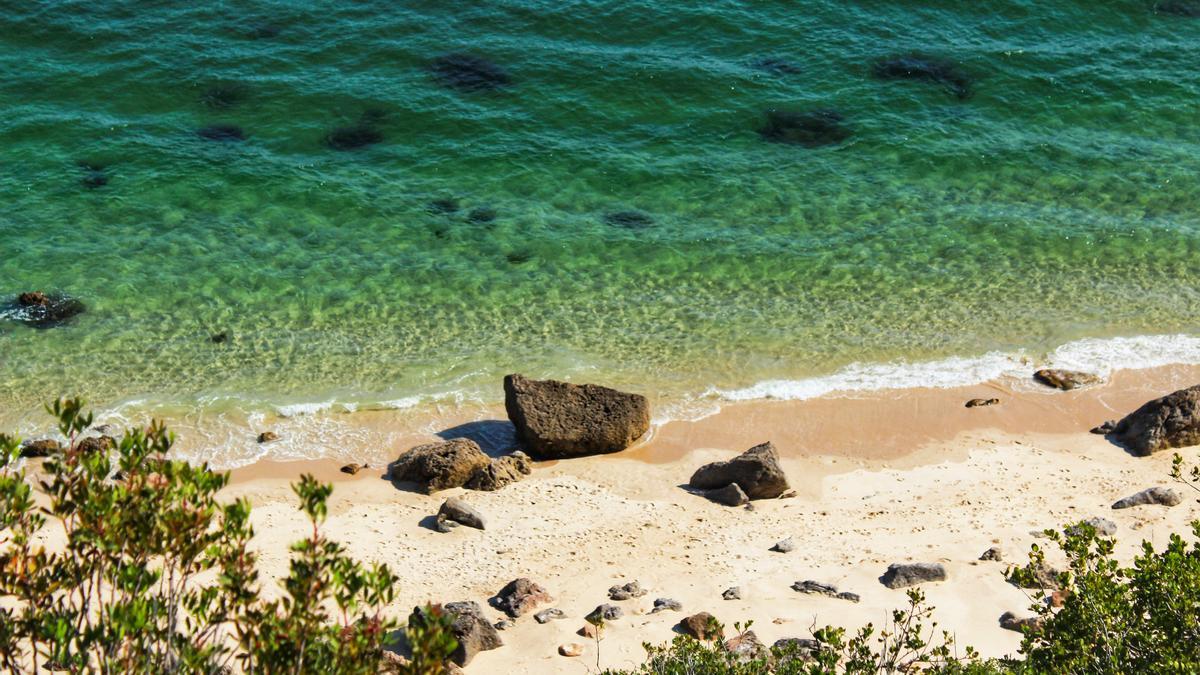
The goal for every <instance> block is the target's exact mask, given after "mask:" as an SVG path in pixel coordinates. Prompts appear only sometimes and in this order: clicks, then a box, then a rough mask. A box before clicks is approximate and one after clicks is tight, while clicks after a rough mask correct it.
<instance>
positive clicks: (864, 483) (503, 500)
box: [228, 368, 1200, 673]
mask: <svg viewBox="0 0 1200 675" xmlns="http://www.w3.org/2000/svg"><path fill="white" fill-rule="evenodd" d="M1195 382H1200V369H1196V368H1164V369H1158V370H1155V371H1137V372H1122V373H1118V374H1117V375H1116V376H1114V378H1113V381H1112V382H1111V383H1110V384H1109V385H1107V386H1104V387H1098V388H1095V389H1090V390H1084V391H1076V392H1070V393H1060V392H1051V391H1043V390H1040V389H1033V388H1032V387H1030V388H1028V391H1025V390H1024V388H1023V387H1022V391H1020V392H1012V391H1008V390H1005V389H1003V388H1001V387H997V386H985V387H972V388H967V389H960V390H917V391H903V392H879V393H877V394H871V395H860V396H856V397H855V398H852V399H850V398H836V397H830V398H824V399H817V400H812V401H803V402H761V403H747V404H739V405H737V406H731V407H729V408H727V409H726V410H725V411H723V412H722V413H721V414H718V415H716V416H713V417H710V418H707V419H705V420H702V421H700V422H692V423H684V422H678V423H671V424H667V425H665V426H664V427H662V428H660V429H658V430H657V432H656V433H655V435H654V437H653V438H652V439H650V440H649V441H647V442H646V443H644V444H643V445H642V446H640V447H638V448H636V449H632V450H629V451H626V452H625V453H621V454H619V455H610V456H604V457H592V458H587V459H580V460H572V461H564V462H556V463H546V464H540V465H538V466H537V468H535V470H534V474H533V475H532V476H530V477H529V478H527V479H526V480H525V481H523V482H521V483H517V484H515V485H511V486H509V487H506V488H505V489H503V490H501V491H499V492H495V493H485V492H470V491H463V490H448V491H445V492H441V493H438V494H436V495H432V496H429V495H422V494H416V493H412V492H407V491H401V490H397V489H396V488H395V487H393V486H392V484H391V483H389V482H388V481H385V480H382V479H381V474H382V470H376V469H371V470H367V471H364V472H363V473H362V474H360V475H359V476H358V477H355V478H353V479H348V478H347V477H345V476H342V475H341V474H338V473H337V472H336V466H334V465H332V464H331V463H322V462H317V463H295V464H270V465H267V464H259V465H256V466H254V467H250V468H248V469H243V470H239V471H237V472H235V484H234V485H233V486H232V487H230V488H229V490H228V491H229V494H230V496H231V497H232V496H235V495H236V496H242V495H244V496H248V497H249V498H250V499H251V500H252V501H253V502H254V505H255V508H254V522H255V526H256V528H257V531H258V533H259V534H258V538H257V542H258V545H259V546H260V547H261V549H262V550H263V552H264V553H263V567H264V570H265V571H266V572H267V575H268V577H272V576H279V575H281V574H283V573H284V572H285V571H286V563H287V558H286V555H285V552H286V544H287V543H288V542H290V541H292V540H295V539H297V538H299V537H300V536H302V535H303V533H304V525H303V523H302V521H301V517H300V514H299V512H298V511H297V510H296V506H295V500H294V498H293V495H292V493H291V490H290V489H289V488H288V482H289V481H290V480H293V479H294V477H295V476H297V475H299V474H300V473H301V472H302V471H310V472H316V473H318V474H320V475H321V476H322V477H324V478H326V479H334V480H336V481H337V488H336V489H335V491H334V495H333V499H332V504H331V508H330V517H329V521H328V524H327V528H328V532H329V533H330V534H331V535H333V536H334V537H335V538H337V539H339V540H341V541H343V542H346V543H347V544H348V546H349V548H350V550H351V552H352V553H353V554H354V555H355V556H357V557H359V558H361V559H365V560H379V561H383V562H386V563H388V564H389V565H391V566H392V568H393V569H394V570H395V571H396V572H397V573H398V574H399V575H400V577H401V583H400V589H399V598H398V600H397V602H396V603H395V606H394V607H393V610H394V612H395V613H396V615H398V616H405V615H407V613H408V612H409V611H410V610H411V609H412V607H413V606H415V605H417V604H420V603H423V602H426V601H435V602H436V601H453V600H467V599H471V600H476V601H479V602H480V603H481V604H485V603H486V600H487V598H488V597H490V596H491V595H492V594H494V593H495V592H496V591H497V590H499V589H500V588H501V587H502V586H503V585H504V584H505V583H507V582H508V581H510V580H512V579H514V578H516V577H529V578H532V579H533V580H535V581H537V582H539V583H541V584H542V585H544V586H545V587H546V588H547V589H549V590H550V592H551V593H552V594H553V595H554V596H555V597H556V598H557V599H558V603H557V606H558V607H561V608H562V609H563V610H564V611H565V612H566V613H567V614H568V616H569V617H570V618H568V619H565V620H561V621H556V622H551V623H548V624H545V625H539V624H537V623H536V622H535V621H534V620H533V618H532V616H525V617H522V618H521V619H519V620H517V621H516V625H515V626H514V627H513V628H511V629H509V630H507V631H505V632H503V633H502V637H503V639H504V641H505V643H506V645H505V646H504V647H503V648H501V649H498V650H495V651H491V652H486V653H483V654H481V655H480V656H479V657H477V658H476V659H475V660H474V661H473V662H472V663H471V664H470V666H469V667H468V669H467V670H468V672H472V673H508V672H534V673H559V672H561V673H582V672H586V670H587V668H588V667H589V666H590V667H593V668H594V664H595V656H596V655H595V647H594V645H592V644H590V642H589V641H588V640H586V639H583V638H580V637H578V636H577V635H575V634H574V631H575V630H577V629H578V628H579V627H580V626H582V625H583V621H582V617H583V615H584V614H586V613H587V612H588V611H590V610H591V609H592V608H594V607H595V606H596V605H598V604H600V603H602V602H607V596H606V590H607V588H608V587H609V586H611V585H613V584H616V583H623V582H624V581H626V580H633V579H637V580H639V581H640V582H641V583H642V585H643V587H645V588H647V589H649V592H648V593H647V595H646V596H645V597H642V598H639V599H636V600H629V601H625V602H622V603H618V604H620V605H621V606H622V607H623V608H624V609H625V611H626V617H625V618H623V619H621V620H618V621H616V622H614V623H613V624H612V625H611V627H610V629H609V630H608V631H607V632H606V634H605V639H604V640H603V642H602V643H601V655H602V661H601V664H602V666H605V667H612V666H620V665H631V664H633V663H635V662H638V661H640V660H641V657H642V655H643V652H642V648H641V643H642V642H643V641H651V642H662V641H667V640H669V639H671V638H672V637H673V635H674V633H673V632H672V627H673V626H674V625H675V623H676V622H677V621H678V620H679V619H680V618H682V617H683V616H685V615H687V614H690V613H693V612H697V611H701V610H704V611H709V612H712V613H713V614H715V615H716V616H717V617H718V618H719V619H720V620H722V621H723V622H725V623H726V624H727V625H729V626H730V627H732V624H733V622H734V621H738V620H747V619H752V620H754V630H755V631H756V632H757V633H758V635H759V636H760V638H762V639H763V640H764V641H766V642H768V643H770V642H773V641H774V640H776V639H778V638H783V637H793V636H799V637H807V636H808V635H809V634H810V627H811V626H813V625H814V623H815V624H816V625H824V624H841V625H846V626H848V627H850V628H855V627H857V626H859V625H861V624H863V623H865V622H868V621H872V622H875V623H876V625H878V624H879V623H880V622H881V621H883V620H884V618H885V617H886V616H887V614H888V612H889V611H890V610H891V609H893V608H896V607H900V606H902V605H903V604H904V603H905V601H906V600H905V595H904V592H903V591H900V590H889V589H887V588H885V587H884V586H883V585H881V584H880V583H879V581H878V577H879V576H880V575H881V574H882V573H883V571H884V569H885V568H886V567H887V565H888V564H889V563H891V562H896V561H933V562H942V563H944V564H945V566H946V568H947V569H948V571H949V576H950V579H949V580H948V581H946V582H944V583H937V584H927V585H925V586H924V589H925V591H926V593H927V595H928V597H929V600H930V603H931V604H932V605H934V606H936V607H937V614H936V616H937V619H938V620H939V621H940V623H941V626H942V627H944V628H947V629H950V630H953V631H955V632H956V633H957V635H958V638H959V641H960V644H961V645H973V646H974V647H976V648H977V649H979V650H980V651H982V652H983V653H984V654H986V655H1002V654H1007V653H1012V652H1014V651H1015V650H1016V649H1017V646H1018V644H1019V641H1020V639H1019V636H1018V635H1017V634H1016V633H1012V632H1009V631H1005V630H1002V629H1001V628H1000V627H999V626H998V623H997V621H998V618H999V616H1000V615H1001V614H1002V613H1003V612H1005V611H1007V610H1014V611H1018V612H1022V611H1023V610H1025V609H1026V608H1027V606H1028V604H1029V601H1028V599H1027V598H1026V597H1025V595H1024V594H1023V593H1022V591H1020V590H1018V589H1016V588H1014V587H1012V586H1010V585H1009V584H1007V583H1006V582H1005V581H1004V579H1003V577H1002V572H1003V570H1004V568H1005V564H1003V563H992V562H978V561H977V558H978V557H979V555H980V554H981V553H982V552H983V551H984V550H986V549H987V548H989V547H990V546H993V545H998V546H1000V547H1001V548H1002V549H1003V550H1004V552H1005V556H1006V560H1010V561H1015V560H1023V559H1024V557H1025V554H1026V552H1027V551H1028V550H1029V546H1030V544H1031V543H1033V542H1034V541H1035V539H1034V537H1033V535H1032V534H1031V530H1040V529H1042V528H1045V527H1053V526H1057V525H1061V524H1064V523H1067V522H1071V521H1075V520H1079V519H1082V518H1086V517H1089V516H1094V515H1101V516H1104V517H1107V518H1110V519H1111V520H1113V521H1115V522H1116V523H1117V524H1118V525H1119V528H1120V529H1119V532H1118V537H1119V539H1120V542H1121V543H1120V548H1119V550H1120V551H1121V553H1122V555H1125V556H1129V555H1132V553H1133V551H1134V549H1135V548H1136V546H1137V544H1138V542H1140V541H1141V540H1142V539H1149V540H1151V541H1153V542H1155V543H1156V544H1158V545H1162V544H1163V542H1165V541H1166V539H1167V537H1168V535H1169V534H1170V533H1171V532H1184V531H1185V530H1186V523H1187V522H1188V521H1189V520H1192V519H1195V518H1197V517H1200V507H1198V504H1197V501H1196V497H1197V496H1200V495H1197V494H1188V495H1187V499H1186V501H1185V502H1184V504H1182V505H1180V506H1177V507H1175V508H1172V509H1165V508H1162V507H1140V508H1134V509H1128V510H1123V511H1112V510H1111V509H1110V506H1111V504H1112V502H1114V501H1116V500H1117V499H1119V498H1121V497H1124V496H1126V495H1129V494H1131V493H1133V492H1137V491H1139V490H1141V489H1143V488H1146V487H1149V486H1152V485H1161V484H1167V483H1169V478H1168V477H1167V473H1168V471H1169V469H1170V459H1171V457H1170V453H1165V454H1160V455H1157V456H1154V457H1150V458H1136V457H1132V456H1130V455H1129V454H1127V453H1126V452H1125V451H1124V450H1122V449H1120V448H1117V447H1115V446H1113V445H1111V444H1110V443H1108V442H1107V441H1106V440H1104V439H1103V438H1101V437H1099V436H1094V435H1091V434H1088V433H1087V429H1088V428H1089V427H1091V426H1092V425H1094V424H1097V423H1099V422H1101V421H1103V420H1104V419H1109V418H1113V417H1119V416H1120V415H1121V414H1123V413H1124V412H1127V411H1129V410H1132V409H1133V408H1134V407H1136V406H1137V405H1139V404H1140V403H1142V402H1144V401H1145V400H1147V399H1148V398H1151V397H1153V396H1156V395H1159V394H1162V393H1166V392H1168V391H1171V390H1173V389H1175V388H1178V387H1180V386H1185V385H1189V384H1194V383H1195ZM977 396H989V397H990V396H998V397H1000V398H1001V399H1002V402H1001V404H1000V405H999V406H996V407H991V408H980V409H971V410H968V409H965V408H963V407H962V404H963V402H964V401H966V400H967V399H969V398H974V397H977ZM364 423H368V424H370V423H383V422H378V421H375V422H372V421H371V420H369V419H367V418H364ZM428 438H429V437H424V436H413V438H412V440H413V442H416V441H425V440H428ZM768 439H770V440H773V441H774V442H775V443H776V445H777V446H778V447H779V448H780V450H781V452H782V453H783V454H784V456H785V459H784V463H785V468H786V470H787V472H788V475H789V477H790V479H791V481H792V483H793V485H794V487H795V488H796V489H797V491H798V492H799V495H798V496H797V497H796V498H793V499H782V500H769V501H758V502H755V509H754V510H753V511H746V510H744V509H735V508H728V507H723V506H719V505H717V504H713V503H711V502H709V501H707V500H705V499H704V498H703V497H700V496H698V495H694V494H690V493H689V492H687V491H685V490H683V489H681V488H680V487H679V486H681V485H682V484H685V483H686V482H687V479H688V477H689V476H690V475H691V472H692V471H693V470H694V469H695V468H696V467H698V466H700V465H701V464H703V463H705V462H708V461H712V460H715V459H719V458H727V457H729V456H732V455H733V454H735V453H737V452H741V451H742V450H744V449H746V448H747V447H749V446H751V445H754V444H756V443H758V442H761V441H763V440H768ZM406 447H407V445H402V446H401V447H397V448H395V452H396V454H398V453H399V452H400V451H402V450H403V449H405V448H406ZM1185 454H1187V455H1188V456H1189V457H1190V458H1192V459H1196V458H1197V453H1196V452H1195V451H1194V450H1189V451H1187V452H1186V453H1185ZM1181 490H1183V491H1185V492H1187V489H1186V488H1181ZM454 495H463V496H465V498H466V499H467V500H468V501H469V502H470V503H472V504H473V505H475V506H477V507H478V508H479V510H480V511H482V512H483V513H484V514H485V515H486V516H487V517H488V529H487V531H484V532H480V531H476V530H471V529H467V528H459V529H458V530H456V531H454V532H452V533H449V534H440V533H437V532H434V531H433V530H431V529H428V528H427V527H423V526H422V525H421V521H422V519H424V518H426V517H427V516H429V515H431V514H433V513H434V512H436V510H437V508H438V506H439V505H440V504H441V502H442V500H444V499H445V498H446V497H449V496H454ZM787 536H792V537H794V539H795V541H796V543H797V548H796V550H795V551H794V552H792V553H789V554H780V553H774V552H771V551H769V550H768V549H769V547H770V546H771V545H772V544H773V543H775V542H776V541H778V540H780V539H783V538H785V537H787ZM804 579H814V580H817V581H822V582H829V583H834V584H836V585H837V586H838V587H839V588H840V589H842V590H848V591H852V592H855V593H858V594H860V595H861V596H862V602H861V603H860V604H851V603H848V602H845V601H840V600H834V599H827V598H818V597H814V596H806V595H801V594H799V593H796V592H794V591H792V590H791V588H790V586H791V584H792V583H793V582H795V581H798V580H804ZM734 585H736V586H740V587H741V588H742V594H743V599H742V600H737V601H725V600H723V599H722V598H721V592H722V591H723V590H725V589H726V588H728V587H729V586H734ZM656 597H670V598H674V599H676V600H679V601H680V602H682V603H683V607H684V612H683V613H677V612H662V613H658V614H649V609H650V608H651V607H652V606H653V601H654V599H655V598H656ZM486 611H487V612H488V614H489V616H492V617H494V618H495V619H497V620H498V619H499V618H501V615H500V613H499V612H496V611H495V610H493V609H491V608H487V610H486ZM564 642H581V643H585V644H587V647H586V650H585V652H584V655H583V656H582V657H579V658H565V657H561V656H559V655H558V654H557V653H556V648H557V646H558V645H559V644H562V643H564Z"/></svg>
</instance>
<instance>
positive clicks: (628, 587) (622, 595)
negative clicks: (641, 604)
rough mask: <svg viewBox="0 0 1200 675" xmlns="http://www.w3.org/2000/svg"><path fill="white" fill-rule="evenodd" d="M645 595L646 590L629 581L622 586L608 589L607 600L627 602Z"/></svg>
mask: <svg viewBox="0 0 1200 675" xmlns="http://www.w3.org/2000/svg"><path fill="white" fill-rule="evenodd" d="M645 594H646V590H645V589H644V588H642V585H641V584H640V583H638V582H637V581H630V582H629V583H627V584H624V585H622V586H612V587H610V588H609V589H608V599H609V600H615V601H617V602H620V601H622V600H629V599H630V598H640V597H642V596H643V595H645Z"/></svg>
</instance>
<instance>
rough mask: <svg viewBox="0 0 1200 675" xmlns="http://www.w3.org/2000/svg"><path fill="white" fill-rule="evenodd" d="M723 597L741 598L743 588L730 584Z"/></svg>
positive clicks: (727, 598) (729, 598) (730, 598)
mask: <svg viewBox="0 0 1200 675" xmlns="http://www.w3.org/2000/svg"><path fill="white" fill-rule="evenodd" d="M721 597H722V598H725V599H726V600H741V599H742V588H741V587H740V586H730V587H729V588H726V589H725V592H724V593H722V594H721Z"/></svg>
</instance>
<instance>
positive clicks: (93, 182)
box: [79, 171, 108, 190]
mask: <svg viewBox="0 0 1200 675" xmlns="http://www.w3.org/2000/svg"><path fill="white" fill-rule="evenodd" d="M79 182H80V183H83V187H85V188H87V189H89V190H95V189H96V188H101V187H104V186H105V185H108V176H105V175H104V174H103V173H102V172H100V171H89V172H88V173H87V175H85V176H84V177H83V178H81V179H80V181H79Z"/></svg>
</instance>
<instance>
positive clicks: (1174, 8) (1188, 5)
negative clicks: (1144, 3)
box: [1154, 0, 1200, 19]
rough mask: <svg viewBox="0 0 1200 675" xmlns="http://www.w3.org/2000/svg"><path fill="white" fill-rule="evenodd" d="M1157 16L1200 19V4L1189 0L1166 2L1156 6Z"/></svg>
mask: <svg viewBox="0 0 1200 675" xmlns="http://www.w3.org/2000/svg"><path fill="white" fill-rule="evenodd" d="M1154 13H1155V14H1166V15H1168V16H1182V17H1186V18H1191V19H1195V18H1200V2H1195V1H1189V0H1164V1H1163V2H1159V3H1156V4H1155V5H1154Z"/></svg>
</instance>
